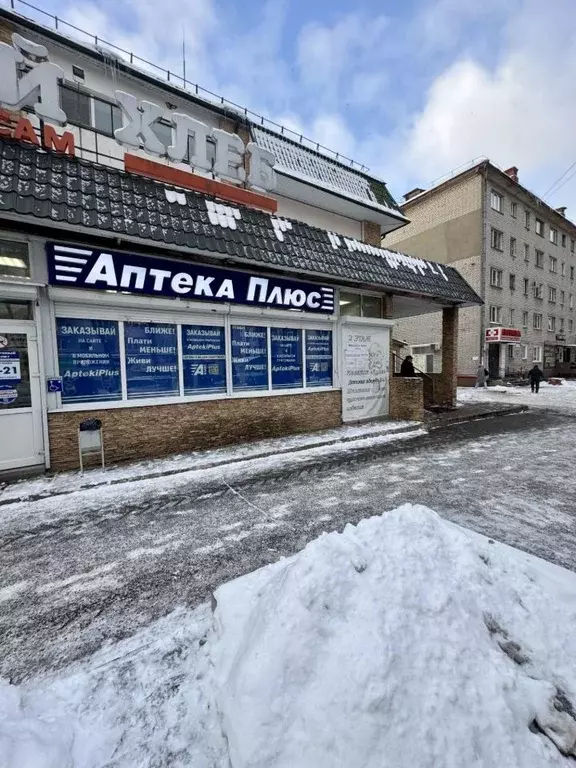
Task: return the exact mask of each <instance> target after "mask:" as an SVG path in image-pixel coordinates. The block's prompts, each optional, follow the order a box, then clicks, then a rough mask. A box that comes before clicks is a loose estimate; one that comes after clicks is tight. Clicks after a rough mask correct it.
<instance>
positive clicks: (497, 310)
mask: <svg viewBox="0 0 576 768" xmlns="http://www.w3.org/2000/svg"><path fill="white" fill-rule="evenodd" d="M490 322H491V323H501V322H502V307H495V306H494V305H493V304H492V305H491V306H490Z"/></svg>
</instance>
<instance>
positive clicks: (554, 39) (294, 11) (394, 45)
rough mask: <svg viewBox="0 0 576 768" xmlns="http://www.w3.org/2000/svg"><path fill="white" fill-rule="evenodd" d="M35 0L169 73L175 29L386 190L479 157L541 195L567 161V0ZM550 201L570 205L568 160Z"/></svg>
mask: <svg viewBox="0 0 576 768" xmlns="http://www.w3.org/2000/svg"><path fill="white" fill-rule="evenodd" d="M1 1H2V2H6V0H1ZM36 4H37V5H40V6H41V7H43V8H44V9H45V10H51V11H54V12H56V13H57V14H58V16H59V17H60V18H63V19H68V20H70V21H72V22H74V23H75V24H77V25H78V26H80V27H82V28H87V29H89V30H90V31H91V32H92V33H93V34H98V35H99V36H100V37H102V38H104V39H107V40H109V41H111V42H114V43H116V44H118V45H121V46H122V47H124V48H127V49H129V50H133V51H134V52H135V53H137V54H140V55H142V56H144V57H146V58H148V59H150V60H152V61H156V62H158V63H161V64H163V65H164V66H166V67H168V68H170V69H171V70H173V71H177V72H181V41H182V34H183V31H184V33H185V38H186V47H187V76H188V78H189V79H191V80H193V81H195V82H198V83H199V84H201V85H203V86H205V87H207V88H210V89H212V90H214V91H216V92H217V93H221V94H222V95H224V96H226V97H227V98H229V99H232V100H234V101H236V102H237V103H240V104H242V105H246V106H248V107H250V108H251V109H253V110H256V111H259V112H261V113H263V114H264V115H265V116H267V117H270V118H272V119H274V120H276V121H278V122H281V123H284V124H287V125H288V126H289V127H293V128H296V129H297V130H300V131H302V132H303V133H304V134H306V135H307V136H310V137H312V138H313V139H315V140H317V141H319V142H321V143H323V144H326V145H327V146H329V147H331V148H333V149H335V150H337V151H340V152H342V153H345V154H346V155H348V156H350V157H353V158H354V159H356V160H358V161H360V162H362V163H364V164H366V165H367V166H369V167H370V169H371V170H372V171H374V172H375V173H377V174H378V175H379V176H381V177H382V178H384V179H385V180H386V181H387V182H388V184H389V186H390V189H391V191H392V193H393V194H394V195H395V196H396V197H397V198H401V196H402V194H403V193H404V192H406V191H407V190H408V189H411V188H412V187H414V186H417V185H418V186H423V187H426V186H427V185H429V184H430V183H431V182H432V181H434V180H435V179H437V178H438V177H440V176H443V175H444V174H446V173H449V172H450V171H451V170H452V169H454V168H456V167H458V166H460V165H461V164H464V163H467V162H468V161H470V160H473V159H475V158H478V157H480V156H488V157H490V159H491V160H492V161H493V162H495V163H496V164H497V165H499V166H501V167H503V168H507V167H509V166H511V165H517V166H518V167H519V169H520V180H521V181H522V182H523V183H524V184H526V185H527V186H528V187H530V188H531V189H532V190H533V191H535V192H536V193H538V194H540V195H543V194H545V193H546V192H547V190H548V189H549V188H550V187H551V186H552V184H553V183H554V182H555V181H556V180H557V178H558V177H559V176H561V174H562V173H563V172H564V171H566V169H567V168H568V167H569V166H570V165H571V164H572V163H573V162H575V161H576V139H575V135H576V130H575V126H576V92H575V88H576V0H546V1H545V2H544V0H354V1H353V0H269V1H268V2H266V1H265V0H242V2H240V1H239V0H97V1H94V2H92V1H91V0H88V1H84V2H83V1H82V0H58V1H57V2H56V0H36ZM22 10H23V12H25V13H30V11H26V9H25V8H23V9H22ZM573 170H574V171H576V165H575V167H574V169H573ZM565 178H566V179H568V178H569V176H566V177H565ZM550 203H551V204H553V205H554V206H559V205H568V215H569V216H571V217H572V218H573V219H576V175H575V176H574V178H573V179H570V180H568V181H567V183H566V184H565V185H564V186H562V187H561V188H560V189H559V190H558V192H557V193H556V194H554V195H552V196H551V198H550Z"/></svg>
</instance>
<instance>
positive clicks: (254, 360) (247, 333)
mask: <svg viewBox="0 0 576 768" xmlns="http://www.w3.org/2000/svg"><path fill="white" fill-rule="evenodd" d="M232 387H233V389H234V391H235V392H242V391H244V390H258V389H268V330H267V328H264V327H260V326H255V325H233V326H232Z"/></svg>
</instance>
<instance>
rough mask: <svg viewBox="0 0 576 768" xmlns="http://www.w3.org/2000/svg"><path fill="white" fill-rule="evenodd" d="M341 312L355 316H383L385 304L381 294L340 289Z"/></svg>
mask: <svg viewBox="0 0 576 768" xmlns="http://www.w3.org/2000/svg"><path fill="white" fill-rule="evenodd" d="M339 304H340V314H341V315H348V316H350V315H352V316H354V317H376V318H381V317H382V313H383V309H384V308H383V304H382V297H381V296H370V295H368V294H362V293H352V292H348V291H340V301H339Z"/></svg>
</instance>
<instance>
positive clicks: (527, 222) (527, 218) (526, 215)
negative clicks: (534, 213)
mask: <svg viewBox="0 0 576 768" xmlns="http://www.w3.org/2000/svg"><path fill="white" fill-rule="evenodd" d="M524 226H525V227H526V229H530V211H524Z"/></svg>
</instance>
